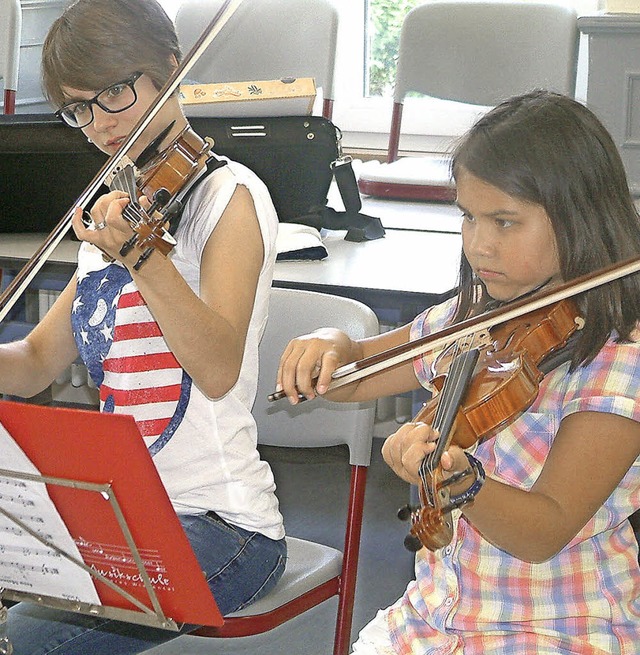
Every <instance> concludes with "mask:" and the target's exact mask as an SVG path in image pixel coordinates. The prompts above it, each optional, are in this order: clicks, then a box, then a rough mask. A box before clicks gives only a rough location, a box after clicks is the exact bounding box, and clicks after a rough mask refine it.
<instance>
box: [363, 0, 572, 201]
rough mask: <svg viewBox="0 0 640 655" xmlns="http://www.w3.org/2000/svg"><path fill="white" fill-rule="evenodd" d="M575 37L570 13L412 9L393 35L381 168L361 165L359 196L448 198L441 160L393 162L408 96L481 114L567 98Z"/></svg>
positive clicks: (533, 8) (487, 5)
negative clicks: (516, 103)
mask: <svg viewBox="0 0 640 655" xmlns="http://www.w3.org/2000/svg"><path fill="white" fill-rule="evenodd" d="M578 37H579V33H578V23H577V14H576V12H575V10H574V9H572V8H569V7H567V6H562V5H559V4H550V3H546V2H536V1H535V0H534V1H529V0H527V1H526V2H522V1H517V2H516V1H501V0H496V1H493V2H491V1H484V0H478V1H474V0H436V1H431V2H426V3H425V4H421V5H418V6H417V7H415V8H414V9H412V10H411V11H410V12H409V13H408V14H407V15H406V17H405V19H404V22H403V24H402V30H401V34H400V44H399V53H398V66H397V73H396V80H395V87H394V95H393V113H392V119H391V127H390V131H389V145H388V150H387V165H385V164H382V165H376V162H368V164H372V165H370V166H364V167H363V169H362V172H361V175H360V181H359V182H360V190H361V191H362V192H363V193H369V194H371V195H381V196H389V197H399V198H406V199H418V200H428V199H434V200H446V199H451V198H452V197H454V196H455V192H454V191H453V190H452V184H451V180H450V179H449V177H450V176H449V171H448V158H446V157H442V156H435V157H407V158H403V159H401V160H399V161H397V160H398V147H399V142H400V133H401V123H402V112H403V107H404V101H405V97H406V96H407V94H408V93H409V92H417V93H421V94H425V95H428V96H431V97H433V98H439V99H443V100H452V101H456V102H463V103H467V104H471V105H478V106H480V107H485V106H486V107H490V106H494V105H496V104H498V103H499V102H500V101H501V100H504V99H506V98H509V97H511V96H514V95H518V94H521V93H525V92H527V91H530V90H533V89H534V88H547V89H550V90H553V91H558V92H561V93H565V94H568V95H571V96H573V95H574V94H575V82H576V70H577V61H578ZM396 161H397V163H393V162H396Z"/></svg>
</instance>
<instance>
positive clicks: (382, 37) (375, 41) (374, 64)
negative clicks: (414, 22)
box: [366, 0, 423, 96]
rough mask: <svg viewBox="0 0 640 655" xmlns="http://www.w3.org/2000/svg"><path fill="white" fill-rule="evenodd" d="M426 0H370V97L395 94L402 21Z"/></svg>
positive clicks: (368, 28) (368, 89)
mask: <svg viewBox="0 0 640 655" xmlns="http://www.w3.org/2000/svg"><path fill="white" fill-rule="evenodd" d="M422 1H423V0H369V2H368V23H367V31H368V33H367V50H368V52H367V54H368V57H367V59H368V66H369V70H368V76H367V77H368V87H367V92H366V95H368V96H390V95H393V81H394V79H395V74H396V60H397V58H398V43H399V40H400V29H401V28H402V21H403V20H404V17H405V16H406V15H407V13H408V12H409V11H410V10H411V9H413V8H414V7H415V6H416V5H418V4H420V3H421V2H422Z"/></svg>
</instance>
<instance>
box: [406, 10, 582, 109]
mask: <svg viewBox="0 0 640 655" xmlns="http://www.w3.org/2000/svg"><path fill="white" fill-rule="evenodd" d="M399 48H400V49H399V56H398V70H397V76H396V84H395V90H394V100H395V101H396V102H402V101H403V100H404V97H405V95H406V94H407V93H408V92H409V91H417V92H420V93H424V94H427V95H430V96H433V97H436V98H443V99H447V100H455V101H458V102H465V103H470V104H476V105H487V106H491V105H496V104H497V103H498V102H500V101H501V100H504V99H505V98H507V97H510V96H513V95H517V94H520V93H524V92H526V91H529V90H531V89H533V88H536V87H541V88H542V87H543V88H547V89H550V90H553V91H558V92H560V93H565V94H569V95H574V93H575V81H576V70H577V53H578V23H577V14H576V11H575V10H574V9H572V8H570V7H566V6H561V5H559V4H548V3H542V2H535V1H534V2H482V1H480V2H474V1H473V0H461V1H455V0H454V1H452V0H444V1H438V2H427V3H426V4H423V5H419V6H418V7H415V8H414V9H413V10H412V11H410V12H409V13H408V14H407V16H406V18H405V20H404V23H403V25H402V31H401V36H400V46H399Z"/></svg>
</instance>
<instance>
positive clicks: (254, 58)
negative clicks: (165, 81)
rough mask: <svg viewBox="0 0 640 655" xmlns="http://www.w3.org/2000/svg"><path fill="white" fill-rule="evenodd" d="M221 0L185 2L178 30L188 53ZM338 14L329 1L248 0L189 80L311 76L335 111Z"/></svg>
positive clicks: (327, 107)
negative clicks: (334, 83) (334, 82)
mask: <svg viewBox="0 0 640 655" xmlns="http://www.w3.org/2000/svg"><path fill="white" fill-rule="evenodd" d="M220 5H221V0H184V1H183V2H182V4H181V5H180V9H179V10H178V13H177V14H176V20H175V24H176V30H177V32H178V37H179V39H180V43H181V45H182V47H183V49H184V50H185V52H186V51H188V50H189V49H190V48H191V46H192V45H193V44H194V43H195V42H196V40H197V38H198V37H199V36H200V33H201V32H202V30H203V27H204V26H205V25H206V24H207V22H208V21H209V20H211V18H212V17H213V16H214V15H215V12H216V11H217V9H218V8H219V7H220ZM337 34H338V12H337V10H336V8H335V7H334V6H333V5H332V4H331V2H330V1H329V0H244V2H243V3H242V4H241V5H240V7H239V8H238V9H237V10H236V12H235V13H234V14H233V16H232V17H231V18H230V20H229V22H228V23H227V25H225V26H224V28H223V29H222V30H221V32H220V34H219V35H218V36H217V37H216V38H215V39H214V41H213V43H212V44H211V46H210V47H209V49H208V50H207V51H206V52H205V53H204V54H203V55H202V57H201V58H200V60H199V61H198V62H197V63H196V64H195V65H194V66H193V68H192V69H191V71H190V72H189V75H188V76H187V77H188V79H193V80H195V81H197V82H201V83H216V82H246V81H249V80H275V79H283V78H287V77H294V78H296V77H297V78H300V77H313V78H314V79H315V81H316V86H317V87H318V88H321V89H322V95H323V110H322V115H323V116H324V117H325V118H331V114H332V111H333V98H334V95H333V92H334V89H333V73H334V64H335V53H336V42H337Z"/></svg>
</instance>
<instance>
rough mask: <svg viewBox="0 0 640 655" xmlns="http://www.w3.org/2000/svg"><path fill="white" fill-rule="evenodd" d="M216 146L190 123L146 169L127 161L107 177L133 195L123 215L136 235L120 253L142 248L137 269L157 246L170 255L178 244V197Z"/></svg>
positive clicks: (135, 265) (203, 165)
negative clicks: (143, 201) (172, 227)
mask: <svg viewBox="0 0 640 655" xmlns="http://www.w3.org/2000/svg"><path fill="white" fill-rule="evenodd" d="M212 147H213V140H212V139H210V138H206V139H202V138H200V137H199V136H198V135H197V134H196V133H195V132H194V131H193V130H192V129H191V128H190V127H189V126H187V127H185V128H184V129H183V130H182V131H181V133H180V134H179V135H178V136H177V137H176V138H175V139H174V140H173V142H172V143H171V144H170V145H169V146H168V147H167V148H166V149H165V150H163V151H162V152H160V153H158V154H157V155H156V156H154V157H153V158H152V159H151V160H150V161H148V162H147V163H146V164H145V166H144V167H143V168H142V169H140V170H136V168H135V167H134V166H133V164H132V163H131V162H129V161H127V162H124V165H121V166H119V167H118V169H116V170H115V171H114V173H113V174H112V175H111V176H110V178H108V179H107V183H108V184H109V186H110V188H112V189H114V188H116V189H119V190H120V191H124V192H127V193H128V194H129V196H130V197H131V203H130V204H129V205H128V206H127V207H126V208H125V211H124V212H123V216H124V218H125V219H126V220H127V221H128V222H129V224H130V225H131V228H132V229H133V231H134V235H133V237H131V238H130V239H129V240H128V241H127V242H126V243H125V244H124V245H123V247H122V249H121V250H120V254H121V255H123V256H124V255H126V254H127V253H128V252H129V251H131V250H132V249H133V248H137V249H138V250H139V251H140V256H139V258H138V261H137V262H136V263H135V264H134V269H136V270H138V269H139V268H140V267H141V266H142V265H143V264H144V262H145V261H146V260H147V259H148V258H149V257H150V256H151V253H153V252H154V250H157V251H158V252H160V253H161V254H162V255H164V256H165V257H166V256H167V255H168V254H169V252H171V250H172V249H173V247H174V246H175V245H176V241H175V239H174V238H173V236H172V235H171V234H170V233H169V231H168V226H169V222H170V220H171V218H172V217H173V216H174V215H175V214H176V212H179V211H180V210H181V205H180V204H179V203H178V202H177V201H176V197H177V196H178V194H179V193H181V192H182V191H183V190H185V189H186V188H187V187H188V186H189V184H190V183H191V182H192V181H193V180H194V178H195V177H196V175H197V174H198V173H199V172H200V171H202V170H203V168H204V167H205V166H206V163H207V160H208V159H209V156H210V151H211V148H212ZM141 196H146V197H147V198H148V199H149V200H150V201H152V204H151V206H150V207H149V208H148V209H143V207H142V206H141V205H140V203H139V202H138V200H139V198H140V197H141Z"/></svg>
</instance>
